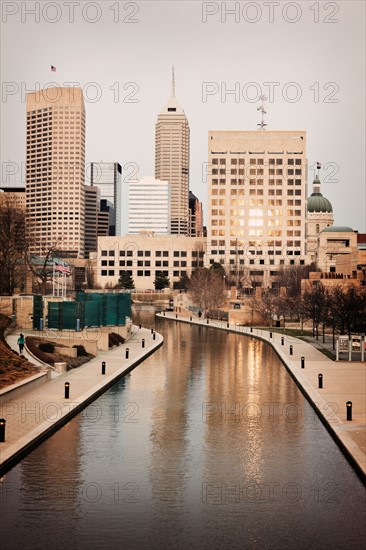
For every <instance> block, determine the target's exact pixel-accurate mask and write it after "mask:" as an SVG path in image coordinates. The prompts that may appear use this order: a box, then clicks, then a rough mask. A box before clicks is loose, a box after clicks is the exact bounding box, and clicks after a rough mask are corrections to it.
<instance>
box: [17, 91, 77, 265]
mask: <svg viewBox="0 0 366 550" xmlns="http://www.w3.org/2000/svg"><path fill="white" fill-rule="evenodd" d="M84 166H85V109H84V99H83V94H82V90H81V88H59V87H54V88H48V89H45V90H41V91H39V92H33V93H29V94H27V173H26V206H27V229H28V232H29V237H30V238H31V240H32V248H31V251H32V252H33V253H34V254H36V255H40V256H42V255H44V253H45V251H46V250H47V249H48V248H49V247H51V246H55V248H56V249H57V253H58V255H59V256H63V257H70V258H83V257H84V230H85V229H84V223H85V222H84V218H85V190H84Z"/></svg>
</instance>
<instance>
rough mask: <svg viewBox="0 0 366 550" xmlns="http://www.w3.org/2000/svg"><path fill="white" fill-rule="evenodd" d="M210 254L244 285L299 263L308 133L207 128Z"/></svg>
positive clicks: (266, 281)
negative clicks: (280, 267)
mask: <svg viewBox="0 0 366 550" xmlns="http://www.w3.org/2000/svg"><path fill="white" fill-rule="evenodd" d="M208 166H209V170H208V172H209V212H208V227H207V248H208V250H207V254H208V259H209V262H210V263H213V262H219V263H221V264H222V265H223V266H224V267H225V268H226V271H227V273H228V274H229V275H230V276H231V277H232V278H233V279H234V280H235V282H236V285H237V286H239V285H242V286H244V287H256V286H262V287H271V286H274V285H273V282H274V280H275V276H276V273H277V271H276V268H278V267H279V266H282V265H283V266H285V265H291V264H297V263H299V264H304V263H305V253H306V247H305V243H306V239H305V220H306V197H307V175H306V172H307V170H306V168H307V167H306V132H305V131H260V130H259V131H210V132H209V135H208Z"/></svg>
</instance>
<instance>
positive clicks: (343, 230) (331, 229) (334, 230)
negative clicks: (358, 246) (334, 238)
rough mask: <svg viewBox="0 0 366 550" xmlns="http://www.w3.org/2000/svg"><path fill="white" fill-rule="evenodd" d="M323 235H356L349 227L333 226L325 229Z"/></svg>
mask: <svg viewBox="0 0 366 550" xmlns="http://www.w3.org/2000/svg"><path fill="white" fill-rule="evenodd" d="M323 233H354V231H353V229H352V228H351V227H348V226H347V225H332V226H331V227H325V228H324V229H323Z"/></svg>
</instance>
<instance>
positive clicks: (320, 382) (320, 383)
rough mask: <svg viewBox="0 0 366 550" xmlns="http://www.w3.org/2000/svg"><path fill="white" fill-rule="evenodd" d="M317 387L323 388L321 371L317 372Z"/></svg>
mask: <svg viewBox="0 0 366 550" xmlns="http://www.w3.org/2000/svg"><path fill="white" fill-rule="evenodd" d="M318 387H319V389H320V390H321V389H323V375H322V373H321V372H320V373H319V374H318Z"/></svg>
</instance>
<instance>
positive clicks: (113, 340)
mask: <svg viewBox="0 0 366 550" xmlns="http://www.w3.org/2000/svg"><path fill="white" fill-rule="evenodd" d="M123 342H124V338H122V336H120V335H119V334H117V333H116V332H111V333H110V334H109V335H108V347H110V348H111V347H113V346H119V345H120V344H123Z"/></svg>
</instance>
